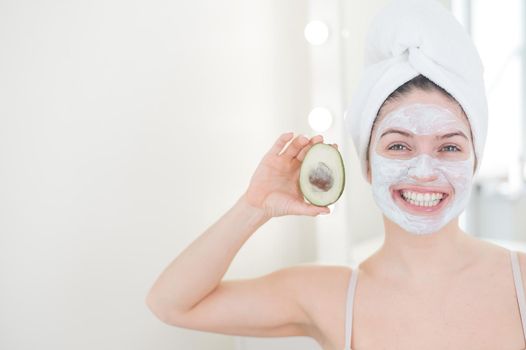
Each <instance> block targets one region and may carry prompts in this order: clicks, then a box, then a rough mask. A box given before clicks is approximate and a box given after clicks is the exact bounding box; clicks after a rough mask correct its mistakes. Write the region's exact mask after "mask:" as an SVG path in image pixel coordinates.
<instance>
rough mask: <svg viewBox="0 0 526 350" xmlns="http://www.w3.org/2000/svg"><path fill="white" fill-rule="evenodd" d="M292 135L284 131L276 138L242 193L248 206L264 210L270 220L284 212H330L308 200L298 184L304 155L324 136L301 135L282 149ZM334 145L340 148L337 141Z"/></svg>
mask: <svg viewBox="0 0 526 350" xmlns="http://www.w3.org/2000/svg"><path fill="white" fill-rule="evenodd" d="M293 135H294V134H293V133H292V132H289V133H285V134H282V135H281V136H280V137H279V138H278V139H277V140H276V142H275V143H274V145H273V146H272V148H271V149H270V150H269V151H268V152H267V154H265V156H264V157H263V159H262V160H261V162H260V163H259V165H258V167H257V169H256V171H255V172H254V174H253V175H252V178H251V180H250V185H249V187H248V189H247V190H246V191H245V193H244V194H243V199H244V200H245V201H246V202H247V203H248V204H249V205H251V206H253V207H256V208H258V209H261V210H262V211H263V212H264V213H265V216H266V217H267V218H269V219H270V218H272V217H277V216H284V215H309V216H316V215H319V214H321V213H327V214H328V213H330V210H329V208H327V207H318V206H315V205H312V204H309V203H307V202H305V200H304V199H303V194H302V193H301V190H300V187H299V184H298V179H299V175H300V168H301V162H303V159H304V158H305V154H306V153H307V151H308V150H309V149H310V148H311V147H312V146H313V145H315V144H316V143H319V142H323V136H322V135H316V136H314V137H313V138H311V139H310V140H309V139H308V138H306V137H304V136H302V135H299V136H297V137H296V138H295V139H294V140H293V141H292V142H291V143H290V144H289V145H288V146H287V148H286V149H285V150H283V147H284V146H285V145H286V144H287V142H289V141H290V140H291V138H292V136H293ZM332 146H333V147H335V148H337V146H336V145H335V144H333V145H332ZM282 150H283V152H282Z"/></svg>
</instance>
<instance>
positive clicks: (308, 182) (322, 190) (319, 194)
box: [299, 143, 345, 207]
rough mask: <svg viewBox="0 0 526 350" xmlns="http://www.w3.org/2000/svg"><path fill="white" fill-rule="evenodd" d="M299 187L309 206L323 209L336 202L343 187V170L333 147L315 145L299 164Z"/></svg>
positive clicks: (339, 155) (341, 161)
mask: <svg viewBox="0 0 526 350" xmlns="http://www.w3.org/2000/svg"><path fill="white" fill-rule="evenodd" d="M299 185H300V189H301V192H302V193H303V196H304V197H305V199H306V200H307V201H309V202H310V203H311V204H313V205H316V206H320V207H324V206H327V205H330V204H332V203H334V202H336V201H337V200H338V199H339V198H340V196H341V195H342V193H343V188H344V187H345V168H344V166H343V159H342V156H341V154H340V152H339V151H338V150H337V149H336V148H335V147H333V146H331V145H327V144H324V143H317V144H315V145H314V146H312V147H311V148H310V149H309V151H308V152H307V154H306V155H305V158H304V159H303V162H302V163H301V169H300V178H299Z"/></svg>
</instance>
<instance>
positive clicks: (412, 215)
mask: <svg viewBox="0 0 526 350" xmlns="http://www.w3.org/2000/svg"><path fill="white" fill-rule="evenodd" d="M391 128H392V129H397V130H403V131H405V132H409V133H412V134H413V135H415V136H416V135H443V134H445V133H450V132H455V131H461V132H463V133H464V135H469V129H468V128H467V127H466V126H465V125H464V124H463V123H462V122H461V121H460V120H459V119H458V118H457V117H455V116H454V115H453V114H452V113H451V112H450V111H449V110H447V109H445V108H443V107H440V106H436V105H429V104H412V105H409V106H405V107H402V108H400V109H397V110H395V111H393V112H391V113H390V114H389V115H387V116H386V117H385V118H384V119H383V120H382V122H381V123H380V125H379V126H378V131H377V132H376V138H375V140H374V142H372V143H371V147H373V151H372V156H371V171H372V181H371V182H372V190H373V196H374V199H375V201H376V203H377V205H378V206H379V207H380V209H381V210H382V212H383V213H384V214H385V215H386V216H387V217H388V218H389V219H390V220H392V221H393V222H395V223H396V224H398V225H399V226H400V227H402V228H403V229H404V230H406V231H408V232H410V233H413V234H430V233H433V232H437V231H439V230H440V229H441V228H442V227H444V226H445V225H446V224H447V223H449V222H450V221H451V220H452V219H454V218H455V217H457V216H458V215H460V214H461V213H462V211H463V210H464V209H465V208H466V206H467V204H468V201H469V195H470V193H471V184H472V179H473V165H474V157H473V152H472V151H470V154H469V158H467V159H465V160H458V157H456V158H455V157H453V158H451V159H438V158H435V157H434V156H430V155H428V154H426V153H419V154H418V155H416V154H413V155H412V157H408V156H400V157H396V158H397V159H394V158H387V157H383V156H381V155H379V154H378V153H377V145H378V142H379V141H380V137H381V135H382V133H383V132H384V131H385V130H387V129H391ZM470 145H471V144H470ZM400 158H404V159H400ZM444 158H447V157H444ZM430 179H433V180H432V181H430ZM431 189H432V190H431ZM400 190H403V191H402V193H403V194H401V193H400ZM408 191H410V192H408ZM417 192H427V193H429V194H423V195H416V194H417ZM443 192H446V193H448V195H446V196H445V197H444V198H443V199H440V194H439V193H443ZM431 193H438V194H439V195H438V197H435V196H433V195H431ZM415 195H416V196H415ZM404 196H405V197H407V198H406V199H404ZM437 203H438V205H436V204H437Z"/></svg>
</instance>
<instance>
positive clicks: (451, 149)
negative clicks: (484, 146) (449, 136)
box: [442, 145, 461, 152]
mask: <svg viewBox="0 0 526 350" xmlns="http://www.w3.org/2000/svg"><path fill="white" fill-rule="evenodd" d="M442 149H443V150H446V152H460V151H461V150H460V148H458V147H457V146H455V145H447V146H444V147H442Z"/></svg>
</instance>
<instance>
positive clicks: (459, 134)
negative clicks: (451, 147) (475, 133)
mask: <svg viewBox="0 0 526 350" xmlns="http://www.w3.org/2000/svg"><path fill="white" fill-rule="evenodd" d="M388 134H400V135H403V136H405V137H409V138H412V137H413V134H411V133H408V132H406V131H402V130H397V129H388V130H387V131H384V132H383V133H382V135H381V136H380V138H382V137H384V136H385V135H388ZM454 136H461V137H463V138H465V139H466V140H468V137H467V136H466V135H465V134H464V133H463V132H462V131H455V132H451V133H449V134H445V135H442V136H436V138H437V139H441V140H442V139H447V138H451V137H454Z"/></svg>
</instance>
